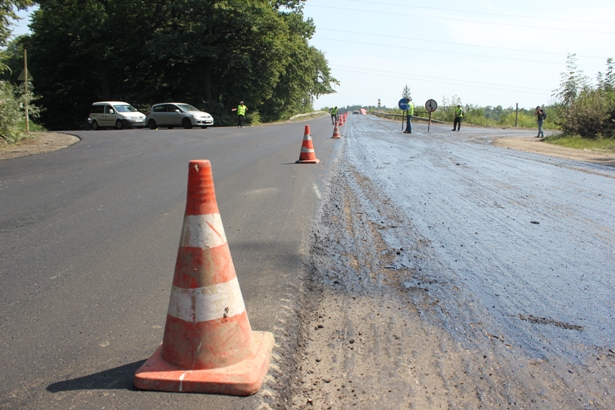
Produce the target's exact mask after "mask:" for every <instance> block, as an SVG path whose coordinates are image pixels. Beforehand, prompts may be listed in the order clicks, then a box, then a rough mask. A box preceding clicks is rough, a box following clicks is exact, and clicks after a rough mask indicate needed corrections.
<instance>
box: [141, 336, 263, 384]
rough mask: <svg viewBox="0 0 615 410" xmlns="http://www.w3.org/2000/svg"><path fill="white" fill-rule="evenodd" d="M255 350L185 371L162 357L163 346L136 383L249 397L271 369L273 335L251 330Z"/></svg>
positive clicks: (148, 362)
mask: <svg viewBox="0 0 615 410" xmlns="http://www.w3.org/2000/svg"><path fill="white" fill-rule="evenodd" d="M252 335H253V338H254V352H253V353H252V355H251V356H250V357H248V358H246V359H244V360H243V361H241V362H239V363H236V364H233V365H230V366H226V367H219V368H215V369H203V370H186V369H185V368H180V367H176V366H173V365H172V364H169V363H168V362H166V361H165V360H164V359H163V358H162V345H161V346H160V347H159V348H158V349H157V350H156V351H155V352H154V354H153V355H152V356H151V357H150V358H149V359H148V360H147V361H146V362H145V363H144V364H143V366H141V368H140V369H139V370H138V371H137V373H136V374H135V377H134V385H135V387H136V388H138V389H141V390H156V391H168V392H186V393H212V394H228V395H233V396H250V395H252V394H254V393H256V392H257V391H259V390H260V388H261V386H262V384H263V380H264V378H265V375H266V374H267V371H268V369H269V362H270V360H271V351H272V349H273V343H274V339H273V335H272V334H271V333H269V332H252Z"/></svg>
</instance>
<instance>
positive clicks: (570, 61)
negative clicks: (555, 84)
mask: <svg viewBox="0 0 615 410" xmlns="http://www.w3.org/2000/svg"><path fill="white" fill-rule="evenodd" d="M560 76H561V82H560V85H559V88H558V89H557V90H555V91H553V97H555V98H556V100H557V102H558V103H560V104H563V105H568V104H570V103H571V102H572V101H574V99H575V98H576V97H577V95H578V93H579V92H580V91H581V90H582V89H584V88H586V87H587V83H588V81H587V77H586V76H585V74H583V71H582V70H579V67H578V65H577V55H576V54H570V53H569V54H568V57H567V59H566V71H564V72H562V73H561V74H560Z"/></svg>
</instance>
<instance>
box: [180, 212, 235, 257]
mask: <svg viewBox="0 0 615 410" xmlns="http://www.w3.org/2000/svg"><path fill="white" fill-rule="evenodd" d="M225 243H226V234H225V233H224V226H223V225H222V219H221V218H220V214H206V215H186V216H185V217H184V226H183V228H182V236H181V241H180V246H184V247H190V248H201V249H208V248H215V247H216V246H220V245H224V244H225Z"/></svg>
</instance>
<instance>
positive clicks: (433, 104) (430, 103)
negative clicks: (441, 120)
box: [425, 100, 438, 112]
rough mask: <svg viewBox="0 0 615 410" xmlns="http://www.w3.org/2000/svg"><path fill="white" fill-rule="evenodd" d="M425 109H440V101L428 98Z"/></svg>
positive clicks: (431, 110) (430, 110)
mask: <svg viewBox="0 0 615 410" xmlns="http://www.w3.org/2000/svg"><path fill="white" fill-rule="evenodd" d="M425 109H426V110H427V111H429V112H434V111H435V110H437V109H438V103H437V102H436V100H427V101H426V102H425Z"/></svg>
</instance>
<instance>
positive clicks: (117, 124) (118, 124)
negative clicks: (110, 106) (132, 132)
mask: <svg viewBox="0 0 615 410" xmlns="http://www.w3.org/2000/svg"><path fill="white" fill-rule="evenodd" d="M122 128H124V123H123V122H122V120H117V121H115V129H116V130H121V129H122Z"/></svg>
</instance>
